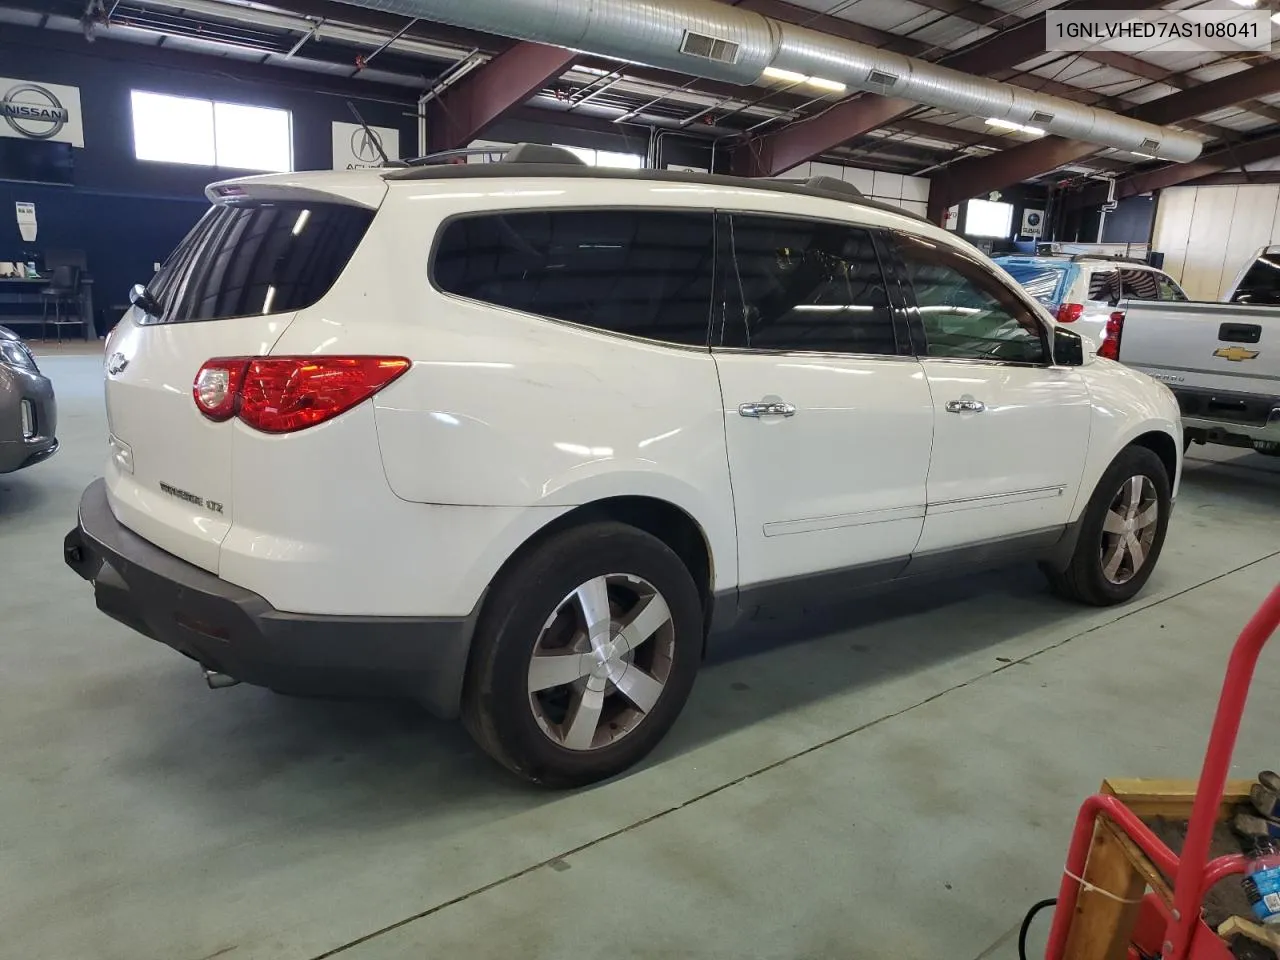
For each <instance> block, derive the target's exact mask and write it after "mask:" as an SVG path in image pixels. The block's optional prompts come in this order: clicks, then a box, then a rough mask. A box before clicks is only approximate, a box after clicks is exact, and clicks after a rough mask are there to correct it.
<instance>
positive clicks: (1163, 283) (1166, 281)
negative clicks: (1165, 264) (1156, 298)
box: [1156, 273, 1187, 301]
mask: <svg viewBox="0 0 1280 960" xmlns="http://www.w3.org/2000/svg"><path fill="white" fill-rule="evenodd" d="M1156 286H1157V287H1158V288H1159V289H1160V299H1161V300H1178V301H1183V300H1186V299H1187V295H1186V294H1185V293H1183V292H1182V288H1181V287H1180V286H1178V285H1177V284H1176V283H1174V282H1173V280H1171V279H1170V278H1169V277H1166V276H1165V275H1164V274H1163V273H1157V274H1156Z"/></svg>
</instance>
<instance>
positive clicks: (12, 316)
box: [0, 275, 93, 340]
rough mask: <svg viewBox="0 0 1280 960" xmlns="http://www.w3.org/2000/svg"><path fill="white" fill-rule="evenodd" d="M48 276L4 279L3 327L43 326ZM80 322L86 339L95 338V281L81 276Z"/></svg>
mask: <svg viewBox="0 0 1280 960" xmlns="http://www.w3.org/2000/svg"><path fill="white" fill-rule="evenodd" d="M48 285H49V278H48V277H36V278H34V279H33V278H30V277H0V326H5V327H17V326H23V325H28V326H30V325H34V326H39V325H40V319H41V317H40V313H41V308H42V306H43V303H44V301H43V299H42V298H41V296H40V291H41V290H43V289H44V288H45V287H47V286H48ZM79 307H80V321H81V324H80V325H81V328H82V332H83V333H84V338H85V339H86V340H90V339H92V338H93V278H92V277H87V276H83V275H82V276H81V277H80V304H79Z"/></svg>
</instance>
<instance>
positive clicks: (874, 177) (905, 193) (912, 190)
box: [776, 160, 929, 217]
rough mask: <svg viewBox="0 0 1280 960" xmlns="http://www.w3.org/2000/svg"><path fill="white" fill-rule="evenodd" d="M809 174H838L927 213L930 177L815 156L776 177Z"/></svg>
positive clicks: (913, 210)
mask: <svg viewBox="0 0 1280 960" xmlns="http://www.w3.org/2000/svg"><path fill="white" fill-rule="evenodd" d="M809 177H835V178H836V179H837V180H844V181H845V182H846V183H851V184H853V185H854V186H855V187H857V188H858V189H859V190H861V191H862V192H863V193H864V194H865V195H867V196H868V197H871V198H872V199H874V200H883V201H884V202H885V203H892V204H893V205H894V206H897V207H902V208H903V209H904V210H907V211H909V212H911V213H916V214H919V215H920V216H922V217H923V216H925V214H926V213H927V212H928V208H929V180H928V178H926V177H909V176H907V175H906V174H902V173H884V172H883V171H881V170H863V169H862V168H861V167H847V166H845V165H843V164H836V163H823V162H821V161H818V160H814V161H813V162H811V163H802V164H800V165H799V166H798V167H793V168H792V169H790V170H788V171H787V172H786V173H784V174H782V175H781V176H779V177H777V178H776V179H779V180H807V179H808V178H809Z"/></svg>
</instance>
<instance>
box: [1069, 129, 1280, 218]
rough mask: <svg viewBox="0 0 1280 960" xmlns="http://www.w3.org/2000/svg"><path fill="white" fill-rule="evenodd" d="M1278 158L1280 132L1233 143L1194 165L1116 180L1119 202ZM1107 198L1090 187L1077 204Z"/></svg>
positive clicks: (1167, 166) (1173, 166)
mask: <svg viewBox="0 0 1280 960" xmlns="http://www.w3.org/2000/svg"><path fill="white" fill-rule="evenodd" d="M1277 155H1280V133H1273V134H1270V135H1269V136H1265V137H1259V138H1258V139H1257V140H1248V141H1246V142H1244V143H1237V144H1233V145H1232V146H1230V147H1223V148H1222V149H1221V150H1214V151H1213V152H1212V153H1206V154H1205V155H1204V156H1202V157H1200V159H1198V160H1193V161H1192V162H1191V163H1168V164H1165V165H1164V166H1162V167H1156V168H1155V169H1153V170H1144V171H1142V172H1141V173H1135V174H1132V175H1131V176H1128V177H1125V178H1123V179H1121V180H1117V181H1116V199H1117V200H1123V199H1124V198H1125V197H1136V196H1137V195H1138V194H1141V193H1151V191H1153V190H1163V189H1164V188H1165V187H1175V186H1177V185H1178V184H1180V183H1186V182H1187V181H1188V180H1199V179H1200V178H1202V177H1210V176H1213V175H1214V174H1218V173H1223V172H1224V171H1227V170H1232V169H1234V168H1237V167H1242V166H1244V165H1245V164H1246V163H1257V162H1258V161H1259V160H1269V159H1270V158H1271V157H1274V156H1277ZM1106 199H1107V191H1106V188H1105V187H1102V188H1101V189H1100V190H1099V189H1096V188H1090V189H1088V190H1084V191H1082V192H1081V193H1080V195H1079V200H1078V201H1077V204H1078V205H1080V206H1087V205H1088V204H1090V203H1102V202H1103V201H1104V200H1106Z"/></svg>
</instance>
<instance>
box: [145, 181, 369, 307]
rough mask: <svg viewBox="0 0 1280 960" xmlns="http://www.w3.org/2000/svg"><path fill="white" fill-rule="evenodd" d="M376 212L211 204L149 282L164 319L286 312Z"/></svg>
mask: <svg viewBox="0 0 1280 960" xmlns="http://www.w3.org/2000/svg"><path fill="white" fill-rule="evenodd" d="M373 216H374V212H373V211H372V210H368V209H365V208H363V207H352V206H348V205H345V204H339V203H309V202H287V203H250V204H236V205H221V204H220V205H216V206H214V207H212V208H210V209H209V211H208V212H207V213H206V214H205V215H204V217H203V218H201V220H200V222H199V223H197V224H196V225H195V227H194V228H193V229H192V230H191V232H190V233H189V234H187V236H186V238H185V239H184V240H183V241H182V243H181V244H179V245H178V248H177V249H176V250H175V251H174V252H173V253H172V254H171V255H170V257H169V259H168V260H166V261H165V263H164V265H163V266H162V267H161V268H160V272H159V273H158V274H156V276H155V279H154V280H152V282H151V285H150V291H151V293H152V294H153V295H154V296H155V298H156V299H157V300H158V301H159V302H160V304H161V306H162V307H163V312H162V315H161V316H160V317H159V318H158V319H159V321H160V322H164V323H183V322H189V321H195V320H223V319H227V318H229V317H243V316H251V315H261V314H268V313H287V312H292V311H294V310H301V309H302V308H303V307H309V306H311V305H312V304H314V303H316V302H317V301H318V300H319V299H320V298H321V297H323V296H324V295H325V294H326V293H328V292H329V288H330V287H332V286H333V284H334V282H335V281H336V280H337V279H338V277H339V275H341V273H342V271H343V270H344V269H345V268H346V265H347V262H348V261H349V260H350V259H351V255H352V254H353V253H355V250H356V247H357V246H359V244H360V241H361V240H362V239H363V238H364V235H365V232H366V231H367V230H368V229H369V224H370V223H371V222H372V220H373Z"/></svg>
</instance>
